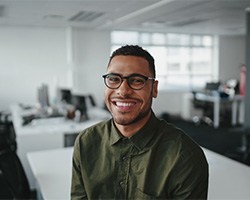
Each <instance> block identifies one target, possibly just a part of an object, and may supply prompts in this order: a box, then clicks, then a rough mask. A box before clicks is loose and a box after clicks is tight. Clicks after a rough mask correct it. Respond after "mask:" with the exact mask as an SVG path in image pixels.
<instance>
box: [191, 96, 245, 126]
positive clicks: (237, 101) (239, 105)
mask: <svg viewBox="0 0 250 200" xmlns="http://www.w3.org/2000/svg"><path fill="white" fill-rule="evenodd" d="M196 99H197V100H200V101H207V102H212V103H213V104H214V110H213V113H214V117H213V121H214V127H215V128H218V127H219V125H220V104H221V103H223V102H225V103H226V102H230V103H232V118H231V124H232V125H233V126H235V125H236V124H237V123H238V122H242V121H243V120H244V119H243V116H244V96H241V95H235V96H233V97H228V98H221V97H219V96H212V95H206V94H203V93H197V94H196ZM238 111H239V112H238Z"/></svg>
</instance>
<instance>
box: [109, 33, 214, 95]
mask: <svg viewBox="0 0 250 200" xmlns="http://www.w3.org/2000/svg"><path fill="white" fill-rule="evenodd" d="M215 41H216V38H215V37H213V36H210V35H189V34H175V33H166V34H165V33H147V32H134V31H113V32H112V33H111V43H112V44H111V51H113V50H115V49H116V48H118V47H120V46H121V45H125V44H138V45H140V46H142V47H143V48H145V49H146V50H148V51H149V52H150V53H151V54H152V55H153V57H154V58H155V66H156V78H157V79H158V80H159V89H160V90H168V89H174V90H176V89H184V90H192V89H197V88H202V87H204V86H205V84H206V82H209V81H215V80H217V78H218V77H217V74H218V73H217V72H218V67H217V66H215V64H214V63H217V62H214V59H215V57H217V56H215V52H217V51H215V49H216V48H217V46H216V42H215Z"/></svg>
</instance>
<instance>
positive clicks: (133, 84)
mask: <svg viewBox="0 0 250 200" xmlns="http://www.w3.org/2000/svg"><path fill="white" fill-rule="evenodd" d="M102 77H103V78H104V83H105V85H106V86H107V87H108V88H110V89H117V88H119V87H120V86H121V84H122V82H123V80H124V79H127V83H128V85H129V87H130V88H132V89H134V90H140V89H142V88H143V87H144V86H145V84H146V82H147V80H154V79H155V78H152V77H147V76H144V75H141V74H131V75H129V76H121V75H120V74H115V73H110V74H106V75H103V76H102Z"/></svg>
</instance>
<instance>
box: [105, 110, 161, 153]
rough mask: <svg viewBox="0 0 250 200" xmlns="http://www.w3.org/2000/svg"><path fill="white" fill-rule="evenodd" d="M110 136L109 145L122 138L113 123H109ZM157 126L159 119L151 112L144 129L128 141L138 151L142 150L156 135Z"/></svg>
mask: <svg viewBox="0 0 250 200" xmlns="http://www.w3.org/2000/svg"><path fill="white" fill-rule="evenodd" d="M111 124H112V125H111V136H110V145H113V144H115V143H117V142H118V141H119V140H121V139H123V138H124V137H123V136H122V135H121V134H120V133H119V131H118V130H117V128H116V127H115V124H114V122H113V121H112V123H111ZM158 125H159V119H157V117H156V116H155V114H154V113H153V112H152V114H151V117H150V119H149V121H148V122H147V123H146V125H145V126H144V127H142V128H141V129H140V130H139V131H137V132H136V133H135V134H134V135H133V136H132V137H131V138H130V141H131V142H132V143H133V144H134V145H135V146H136V147H137V148H138V149H139V150H143V149H144V148H145V147H146V145H147V144H148V143H149V141H150V140H151V139H152V137H153V136H154V134H155V133H156V129H157V126H158Z"/></svg>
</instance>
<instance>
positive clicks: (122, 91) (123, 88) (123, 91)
mask: <svg viewBox="0 0 250 200" xmlns="http://www.w3.org/2000/svg"><path fill="white" fill-rule="evenodd" d="M132 92H133V89H132V88H130V87H129V85H128V80H127V79H124V80H123V82H122V84H121V85H120V87H119V88H118V89H117V93H118V94H119V95H120V96H127V95H128V94H131V93H132Z"/></svg>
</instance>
